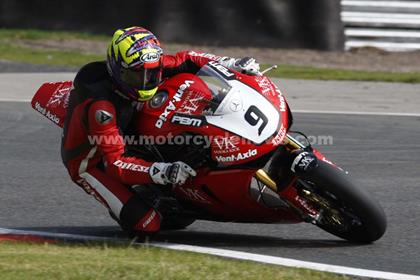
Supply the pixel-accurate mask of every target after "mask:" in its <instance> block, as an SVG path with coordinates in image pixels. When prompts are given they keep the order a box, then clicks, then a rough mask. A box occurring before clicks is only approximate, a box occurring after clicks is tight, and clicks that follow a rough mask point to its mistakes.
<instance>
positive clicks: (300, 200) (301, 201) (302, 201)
mask: <svg viewBox="0 0 420 280" xmlns="http://www.w3.org/2000/svg"><path fill="white" fill-rule="evenodd" d="M295 201H297V202H298V203H299V204H300V205H301V206H302V207H303V209H305V210H306V211H307V212H309V213H311V214H312V215H316V214H318V211H317V210H315V209H314V208H313V207H312V206H311V205H309V203H308V202H307V201H306V200H305V199H303V198H301V197H300V196H298V195H297V196H295Z"/></svg>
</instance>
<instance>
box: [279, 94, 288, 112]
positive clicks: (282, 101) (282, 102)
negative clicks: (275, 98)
mask: <svg viewBox="0 0 420 280" xmlns="http://www.w3.org/2000/svg"><path fill="white" fill-rule="evenodd" d="M279 99H280V112H286V108H287V106H286V99H284V96H283V95H282V94H281V93H280V94H279Z"/></svg>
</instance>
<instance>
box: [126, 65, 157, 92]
mask: <svg viewBox="0 0 420 280" xmlns="http://www.w3.org/2000/svg"><path fill="white" fill-rule="evenodd" d="M161 77H162V67H161V65H159V66H158V67H155V68H148V69H145V68H142V69H139V70H137V69H122V70H121V80H122V81H123V82H124V83H126V84H128V85H129V86H131V87H134V88H136V89H138V90H149V89H153V88H155V87H157V86H158V85H159V83H160V80H161Z"/></svg>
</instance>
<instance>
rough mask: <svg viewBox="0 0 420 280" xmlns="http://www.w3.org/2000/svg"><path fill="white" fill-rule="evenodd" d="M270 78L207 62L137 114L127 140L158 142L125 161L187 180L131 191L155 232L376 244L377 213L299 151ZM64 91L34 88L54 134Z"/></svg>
mask: <svg viewBox="0 0 420 280" xmlns="http://www.w3.org/2000/svg"><path fill="white" fill-rule="evenodd" d="M273 67H274V66H273ZM273 67H271V68H273ZM271 68H269V69H266V70H265V71H263V72H262V73H261V75H258V76H248V75H245V74H242V73H239V72H236V71H233V70H230V69H228V68H225V67H224V66H222V65H220V64H219V63H217V62H214V61H212V62H209V63H208V64H206V65H205V66H204V67H202V68H201V70H200V71H199V72H198V73H197V74H190V73H183V74H178V75H176V76H174V77H172V78H170V79H168V80H166V81H164V82H163V83H162V84H161V85H160V86H159V90H158V92H157V93H156V95H155V96H154V97H153V98H152V99H151V100H149V101H148V102H145V103H143V104H142V108H141V110H139V113H138V115H137V116H136V117H137V118H138V123H139V124H141V125H139V126H138V127H135V132H136V134H137V135H142V136H147V137H148V138H147V139H149V140H150V139H156V140H157V139H160V140H163V141H159V143H156V142H158V141H155V142H153V141H150V142H151V143H142V145H141V146H138V145H134V144H133V145H130V147H129V151H130V152H132V153H134V154H137V155H138V156H141V157H142V158H144V159H146V160H149V161H164V162H175V161H184V162H186V163H187V164H189V165H190V166H192V167H193V168H194V169H195V170H196V171H197V176H195V177H194V178H191V179H190V180H188V181H187V182H186V183H185V184H183V185H174V186H173V187H172V188H168V186H156V185H151V186H134V187H133V188H134V189H135V190H137V191H138V192H139V195H140V196H141V197H142V198H143V199H148V200H149V201H150V202H152V203H154V205H155V206H156V207H157V208H158V209H159V211H160V212H161V213H162V215H163V217H164V220H163V227H164V228H169V229H180V228H185V227H186V226H188V225H190V224H191V223H193V222H194V221H195V220H197V219H202V220H211V221H219V222H239V223H290V224H292V223H300V222H307V223H311V224H314V225H316V226H318V227H320V228H321V229H323V230H325V231H327V232H329V233H331V234H333V235H335V236H338V237H340V238H343V239H346V240H348V241H351V242H358V243H369V242H373V241H375V240H377V239H379V238H380V237H381V236H382V235H383V234H384V232H385V230H386V217H385V214H384V212H383V210H382V208H381V206H380V205H379V204H378V202H377V201H375V200H374V199H373V198H372V196H371V195H370V194H369V193H368V192H367V191H366V190H365V189H364V188H362V187H359V186H358V185H357V184H355V183H354V182H353V181H352V179H351V178H350V176H349V174H348V172H345V171H344V170H343V169H342V168H340V167H339V166H338V165H336V164H335V163H333V162H332V161H330V160H328V159H327V158H326V157H325V156H324V155H323V154H322V153H321V152H320V151H319V150H317V149H316V148H313V147H312V146H311V145H310V144H309V143H306V142H309V141H298V140H297V138H298V137H297V136H296V135H295V134H293V133H292V132H291V130H290V128H291V125H292V122H293V119H292V114H291V111H290V109H289V106H288V104H287V102H286V99H285V97H284V95H283V94H282V92H281V91H280V90H279V88H278V87H277V86H276V85H275V84H274V83H273V82H272V81H271V80H270V79H269V78H268V77H267V76H265V75H264V74H265V72H267V71H269V70H270V69H271ZM71 86H72V82H71V81H64V82H57V83H45V84H43V85H42V86H41V87H40V89H39V90H38V91H37V93H36V94H35V96H34V97H33V99H32V106H33V108H34V109H35V110H37V111H38V112H40V113H41V114H43V115H44V116H45V117H47V118H48V119H50V120H51V121H52V122H54V123H55V124H57V125H58V126H60V127H62V126H63V123H64V117H65V113H66V108H67V106H68V97H69V95H70V94H71ZM303 135H304V134H303ZM176 139H178V141H174V140H176ZM179 140H182V141H179ZM175 142H176V143H175Z"/></svg>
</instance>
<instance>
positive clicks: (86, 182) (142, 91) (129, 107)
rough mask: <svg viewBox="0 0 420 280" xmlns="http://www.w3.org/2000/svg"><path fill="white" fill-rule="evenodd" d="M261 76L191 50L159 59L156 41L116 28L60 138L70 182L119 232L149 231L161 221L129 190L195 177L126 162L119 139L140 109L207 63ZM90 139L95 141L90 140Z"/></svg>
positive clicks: (79, 88) (243, 63) (244, 63)
mask: <svg viewBox="0 0 420 280" xmlns="http://www.w3.org/2000/svg"><path fill="white" fill-rule="evenodd" d="M211 60H214V61H218V62H219V63H220V64H222V65H223V66H225V67H228V68H231V69H233V70H237V71H241V72H243V73H246V74H251V75H258V74H259V65H258V63H256V61H255V59H253V58H249V57H246V58H242V59H236V58H230V57H220V56H216V55H212V54H206V53H202V52H195V51H183V52H179V53H177V54H175V55H167V54H163V50H162V48H161V45H160V42H159V41H158V39H157V38H156V36H155V35H153V34H152V33H151V32H150V31H148V30H146V29H144V28H141V27H130V28H126V29H119V30H117V31H116V32H115V33H114V35H113V38H112V41H111V43H110V45H109V47H108V53H107V60H106V61H98V62H92V63H89V64H87V65H85V66H83V67H82V68H81V69H80V70H79V72H78V73H77V75H76V77H75V79H74V82H73V86H74V88H73V90H72V92H71V94H70V100H69V107H68V113H67V115H66V120H65V124H64V131H63V136H62V152H61V155H62V159H63V163H64V165H65V166H66V168H67V170H68V172H69V175H70V177H71V178H72V180H73V181H74V182H75V183H76V184H77V185H79V186H80V187H82V188H83V189H84V190H85V191H86V192H87V193H88V194H90V195H93V196H94V197H95V198H96V199H97V200H98V201H100V202H101V203H102V204H104V205H105V206H106V207H107V208H108V209H109V211H110V213H111V215H112V216H113V217H114V218H115V219H116V220H117V221H118V222H119V224H120V225H121V227H122V228H123V229H124V230H126V231H128V232H132V233H144V234H147V233H154V232H157V231H158V230H159V228H160V224H161V220H162V217H161V215H160V213H159V212H158V211H157V210H156V209H155V208H154V206H153V205H150V204H149V203H148V202H147V201H143V200H142V198H141V197H139V195H135V192H134V191H133V190H132V189H131V188H130V187H129V186H132V185H136V184H150V183H155V184H161V185H166V184H183V183H185V181H186V180H187V179H188V178H189V177H191V176H195V175H196V172H195V171H194V170H193V169H192V168H191V167H190V166H188V165H187V164H186V163H184V162H174V163H168V162H147V161H145V160H143V159H141V158H138V157H134V156H130V155H129V154H128V153H127V147H126V145H125V143H124V141H123V135H127V134H128V133H129V129H130V127H131V125H130V124H131V122H132V119H133V116H134V114H135V112H136V110H141V104H142V103H143V102H147V101H148V100H149V99H151V98H152V97H153V96H154V94H155V93H156V92H157V90H158V86H159V84H160V83H161V82H162V81H164V80H165V79H167V78H169V77H171V76H174V75H176V74H179V73H185V72H188V73H196V72H197V71H198V70H199V69H200V68H201V67H202V66H204V65H205V64H206V63H207V62H209V61H211ZM93 140H95V141H93Z"/></svg>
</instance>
